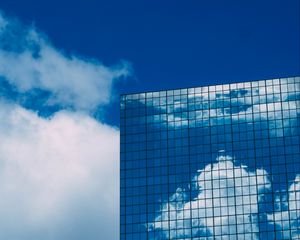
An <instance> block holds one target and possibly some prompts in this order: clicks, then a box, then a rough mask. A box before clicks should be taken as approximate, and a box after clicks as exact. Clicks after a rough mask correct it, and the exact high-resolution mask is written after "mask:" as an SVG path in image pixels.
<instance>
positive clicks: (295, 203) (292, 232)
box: [268, 175, 300, 239]
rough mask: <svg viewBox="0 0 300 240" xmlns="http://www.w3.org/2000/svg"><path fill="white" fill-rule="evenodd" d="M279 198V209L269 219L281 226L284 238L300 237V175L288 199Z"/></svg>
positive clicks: (291, 187)
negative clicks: (282, 200) (281, 199)
mask: <svg viewBox="0 0 300 240" xmlns="http://www.w3.org/2000/svg"><path fill="white" fill-rule="evenodd" d="M281 197H282V196H281ZM278 198H279V200H278V201H277V206H275V209H278V208H279V210H278V211H276V212H274V213H272V214H269V215H268V220H270V221H272V222H275V224H276V225H277V226H279V227H280V229H281V231H282V236H283V238H284V239H291V238H292V239H300V228H299V224H300V175H297V176H296V178H295V180H294V181H293V182H292V184H291V185H290V187H289V189H288V196H287V201H284V202H283V203H282V202H281V201H280V196H278ZM280 209H282V210H280Z"/></svg>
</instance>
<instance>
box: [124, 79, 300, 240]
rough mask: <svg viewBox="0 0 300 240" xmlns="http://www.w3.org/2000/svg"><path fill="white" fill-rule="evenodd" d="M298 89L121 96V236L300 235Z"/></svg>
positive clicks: (260, 85)
mask: <svg viewBox="0 0 300 240" xmlns="http://www.w3.org/2000/svg"><path fill="white" fill-rule="evenodd" d="M299 88H300V80H299V77H296V78H282V79H272V80H266V81H254V82H246V83H237V84H228V85H218V86H206V87H199V88H188V89H178V90H169V91H161V92H149V93H140V94H131V95H123V96H121V239H192V238H193V239H272V240H273V239H275V238H276V239H299V238H300V182H299V181H300V160H299V159H300V153H299V132H300V130H299V125H300V118H299V115H300V93H299Z"/></svg>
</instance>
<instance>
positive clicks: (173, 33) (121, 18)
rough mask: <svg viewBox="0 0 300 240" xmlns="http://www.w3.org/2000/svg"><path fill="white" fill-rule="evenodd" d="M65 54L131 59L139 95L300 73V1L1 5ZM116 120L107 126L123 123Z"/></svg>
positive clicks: (132, 86) (127, 88)
mask: <svg viewBox="0 0 300 240" xmlns="http://www.w3.org/2000/svg"><path fill="white" fill-rule="evenodd" d="M1 8H2V9H3V10H5V11H6V12H7V13H8V14H12V15H15V16H17V17H19V18H20V19H21V20H22V21H23V22H25V23H27V24H31V23H32V22H34V24H35V25H36V26H37V27H38V28H39V29H41V30H42V31H43V32H45V33H46V34H47V35H48V36H49V38H50V39H51V41H52V42H53V43H54V45H55V46H57V47H58V48H59V49H64V50H65V51H67V52H72V53H79V54H81V55H84V56H90V57H93V58H97V59H99V60H100V61H102V62H103V63H105V64H109V65H110V64H115V63H116V62H117V61H118V60H119V59H126V60H127V61H130V62H131V63H132V64H133V68H134V72H135V74H134V77H133V78H132V79H130V80H128V81H125V82H124V81H122V82H121V83H120V84H119V87H118V88H116V89H115V91H117V92H121V93H127V92H139V91H149V90H157V89H165V88H170V87H173V88H178V87H187V86H197V85H205V84H206V85H207V84H215V83H225V82H235V81H247V80H255V79H270V78H276V77H285V76H296V75H299V72H300V69H299V66H300V60H299V58H300V56H299V54H300V49H299V28H300V26H299V22H300V21H299V1H297V0H290V1H280V0H272V1H270V0H267V1H258V0H255V1H251V2H249V1H226V2H224V1H213V2H208V1H205V2H203V1H190V0H189V1H151V3H150V2H146V1H126V2H124V1H116V0H113V1H93V0H87V1H56V0H53V1H26V2H24V1H18V0H10V1H2V3H1ZM115 109H116V104H115V105H114V106H113V108H111V110H112V111H114V113H115V114H113V115H111V114H110V115H109V116H107V117H108V121H111V122H113V123H114V124H117V119H118V111H117V110H115Z"/></svg>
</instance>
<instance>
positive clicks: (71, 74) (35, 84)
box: [0, 12, 131, 111]
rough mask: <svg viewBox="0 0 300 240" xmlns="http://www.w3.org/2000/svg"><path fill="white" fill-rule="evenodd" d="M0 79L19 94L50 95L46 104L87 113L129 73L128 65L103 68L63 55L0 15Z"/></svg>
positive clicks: (107, 98)
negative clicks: (45, 93) (117, 81)
mask: <svg viewBox="0 0 300 240" xmlns="http://www.w3.org/2000/svg"><path fill="white" fill-rule="evenodd" d="M0 62H1V64H0V77H3V78H4V79H5V80H7V81H8V82H9V83H10V84H11V85H12V86H13V87H15V88H16V90H17V91H18V92H20V93H27V92H30V91H31V90H35V89H40V90H44V91H47V92H50V93H51V94H50V97H49V99H47V102H46V103H45V104H46V105H61V106H63V107H68V108H72V109H76V110H85V111H91V110H95V108H96V107H97V106H99V105H101V104H106V103H108V102H109V101H110V97H111V95H110V92H111V88H112V84H113V82H114V81H115V80H116V79H119V78H120V77H126V76H128V75H129V74H130V73H131V67H130V64H129V63H128V62H125V61H122V62H120V63H119V64H117V65H116V66H112V67H107V66H104V65H103V64H102V63H101V62H99V61H98V60H95V59H89V58H84V57H80V56H75V55H67V54H65V53H63V52H62V51H60V50H58V49H56V48H55V47H54V46H53V45H52V44H51V42H50V41H49V40H48V39H47V38H46V37H45V35H44V34H42V33H41V32H39V31H38V30H37V29H36V28H35V27H34V26H24V25H23V24H22V23H20V22H19V21H18V20H15V19H9V18H7V17H5V16H4V14H3V13H1V12H0Z"/></svg>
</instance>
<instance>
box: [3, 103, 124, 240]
mask: <svg viewBox="0 0 300 240" xmlns="http://www.w3.org/2000/svg"><path fill="white" fill-rule="evenodd" d="M118 135H119V132H118V130H117V129H115V128H112V127H110V126H108V125H105V124H102V123H99V122H97V121H95V120H94V119H92V118H90V117H89V116H86V115H82V114H79V113H74V112H68V111H63V112H59V113H57V114H55V115H54V116H53V117H52V118H51V119H43V118H40V117H39V116H37V115H36V114H35V113H33V112H31V111H29V110H26V109H24V108H22V107H20V106H17V105H14V104H9V103H5V102H3V101H1V102H0V196H1V198H0V212H1V215H0V239H7V240H13V239H31V240H32V239H117V238H118V230H117V229H118V224H119V222H118V214H119V213H118V210H117V209H118V204H119V203H118V199H119V197H118V188H119V186H118V177H117V176H118V161H117V159H118V154H119V151H118V142H119V137H118Z"/></svg>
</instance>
